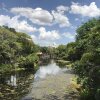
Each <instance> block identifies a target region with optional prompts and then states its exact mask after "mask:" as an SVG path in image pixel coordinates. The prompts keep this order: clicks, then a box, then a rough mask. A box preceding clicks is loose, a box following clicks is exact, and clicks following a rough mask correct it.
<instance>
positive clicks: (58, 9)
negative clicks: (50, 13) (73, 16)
mask: <svg viewBox="0 0 100 100" xmlns="http://www.w3.org/2000/svg"><path fill="white" fill-rule="evenodd" d="M56 9H57V11H58V12H59V13H61V14H64V13H65V12H66V11H68V9H69V8H68V7H67V6H63V5H60V6H58V7H57V8H56Z"/></svg>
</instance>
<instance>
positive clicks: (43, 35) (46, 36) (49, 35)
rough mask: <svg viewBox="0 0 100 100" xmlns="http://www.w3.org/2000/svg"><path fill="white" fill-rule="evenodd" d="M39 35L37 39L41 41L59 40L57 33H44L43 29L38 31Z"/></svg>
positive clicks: (53, 31)
mask: <svg viewBox="0 0 100 100" xmlns="http://www.w3.org/2000/svg"><path fill="white" fill-rule="evenodd" d="M39 32H40V35H39V38H40V39H42V40H57V39H60V35H59V32H58V31H56V30H52V31H46V29H45V28H44V27H41V28H40V29H39Z"/></svg>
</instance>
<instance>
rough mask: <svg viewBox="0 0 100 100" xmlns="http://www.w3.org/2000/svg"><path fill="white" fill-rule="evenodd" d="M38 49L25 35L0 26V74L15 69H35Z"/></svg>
mask: <svg viewBox="0 0 100 100" xmlns="http://www.w3.org/2000/svg"><path fill="white" fill-rule="evenodd" d="M39 48H40V47H39V46H38V45H36V44H34V42H33V40H32V39H31V37H30V36H29V35H27V34H25V33H21V32H16V31H15V29H13V28H9V27H7V26H0V73H3V72H7V71H11V70H15V68H17V69H18V68H25V69H31V68H32V69H34V70H35V69H36V68H35V66H36V64H37V62H38V59H39V58H38V56H37V55H36V52H38V51H39V50H40V49H39Z"/></svg>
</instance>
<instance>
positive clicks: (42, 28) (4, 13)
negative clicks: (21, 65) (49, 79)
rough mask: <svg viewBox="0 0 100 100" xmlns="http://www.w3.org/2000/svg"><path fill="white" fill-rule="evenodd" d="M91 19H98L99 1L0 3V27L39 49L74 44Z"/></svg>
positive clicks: (2, 0)
mask: <svg viewBox="0 0 100 100" xmlns="http://www.w3.org/2000/svg"><path fill="white" fill-rule="evenodd" d="M93 17H100V0H0V25H1V26H2V25H7V26H9V27H12V28H15V29H16V31H18V32H25V33H27V34H29V35H30V36H31V38H32V39H33V41H34V42H35V43H36V44H39V45H41V46H56V45H60V44H67V43H69V42H71V41H74V40H75V34H76V29H77V27H79V26H80V25H81V24H82V23H84V22H86V21H87V20H89V19H91V18H93Z"/></svg>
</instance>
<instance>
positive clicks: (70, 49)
mask: <svg viewBox="0 0 100 100" xmlns="http://www.w3.org/2000/svg"><path fill="white" fill-rule="evenodd" d="M56 56H57V58H60V59H65V60H69V61H73V62H74V65H73V69H74V70H75V72H76V74H77V75H78V79H77V82H78V83H79V84H81V86H82V87H81V91H80V93H81V99H82V100H100V18H98V19H92V20H90V21H88V22H86V23H84V24H83V25H82V26H80V27H79V28H78V29H77V35H76V41H75V42H72V43H69V44H67V45H65V46H62V45H61V46H59V47H58V48H57V50H56Z"/></svg>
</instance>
